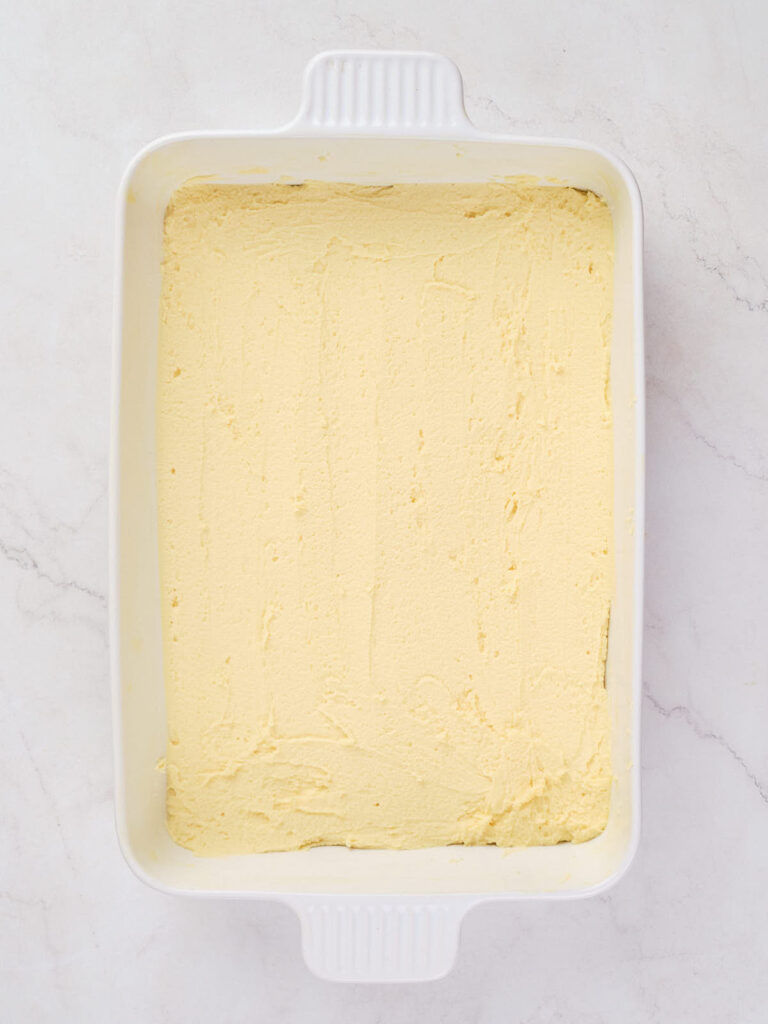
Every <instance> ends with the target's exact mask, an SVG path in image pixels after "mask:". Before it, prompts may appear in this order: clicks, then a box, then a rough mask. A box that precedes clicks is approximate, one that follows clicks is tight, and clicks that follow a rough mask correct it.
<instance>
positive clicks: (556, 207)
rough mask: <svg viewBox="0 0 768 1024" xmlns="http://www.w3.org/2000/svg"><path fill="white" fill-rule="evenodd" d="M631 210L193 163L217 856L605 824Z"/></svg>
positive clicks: (184, 466) (173, 414)
mask: <svg viewBox="0 0 768 1024" xmlns="http://www.w3.org/2000/svg"><path fill="white" fill-rule="evenodd" d="M612 259H613V236H612V227H611V218H610V214H609V212H608V209H607V208H606V206H605V205H604V204H603V202H602V201H600V200H599V199H598V198H596V197H595V196H594V195H592V194H591V193H583V192H579V191H576V190H574V189H566V188H544V187H540V188H537V187H523V186H521V185H514V184H494V185H397V186H394V187H390V188H379V187H376V188H372V187H362V186H352V185H327V184H319V183H310V184H306V185H302V186H299V187H296V186H288V185H271V186H258V187H241V186H213V185H195V186H189V187H186V188H183V189H181V190H180V191H179V192H177V193H176V194H175V196H174V197H173V200H172V202H171V204H170V206H169V208H168V213H167V216H166V223H165V261H164V267H163V293H162V310H161V331H160V355H159V389H158V428H157V430H158V466H157V468H158V498H159V527H160V570H161V585H162V609H163V631H164V656H165V678H166V687H167V704H168V722H169V746H168V752H167V772H168V801H167V808H168V827H169V829H170V831H171V834H172V835H173V837H174V838H175V839H176V840H177V841H178V842H179V843H181V844H182V845H184V846H186V847H188V848H190V849H191V850H194V851H195V852H196V853H201V854H223V853H245V852H255V851H265V850H285V849H294V848H297V847H302V846H308V845H312V844H346V845H348V846H369V847H371V846H373V847H377V846H378V847H416V846H432V845H434V846H439V845H444V844H449V843H497V844H499V845H505V846H506V845H517V844H540V843H557V842H561V841H563V840H573V841H576V842H580V841H582V840H585V839H589V838H591V837H592V836H595V835H596V834H597V833H599V832H600V831H601V830H602V829H603V828H604V826H605V824H606V820H607V815H608V805H609V794H610V783H611V777H610V735H609V719H608V707H607V697H606V691H605V689H604V663H605V650H606V640H607V629H608V616H609V600H610V595H611V589H612V574H613V554H612V468H611V463H612V455H611V452H612V439H611V419H610V408H609V385H608V375H609V339H610V331H611V305H612Z"/></svg>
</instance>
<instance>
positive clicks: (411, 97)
mask: <svg viewBox="0 0 768 1024" xmlns="http://www.w3.org/2000/svg"><path fill="white" fill-rule="evenodd" d="M299 124H300V125H303V126H304V127H305V128H308V129H310V130H313V131H317V132H323V133H328V132H338V133H342V134H384V135H439V134H446V135H447V134H455V133H456V132H457V131H458V132H460V133H463V132H466V131H468V130H469V131H471V130H472V125H471V122H470V121H469V120H468V118H467V115H466V113H465V111H464V87H463V83H462V80H461V74H460V72H459V69H458V68H457V67H456V65H455V64H454V63H453V61H451V60H448V58H447V57H442V56H440V55H439V54H435V53H405V52H403V53H400V52H389V51H365V50H358V51H332V52H329V53H321V54H319V55H318V56H317V57H315V58H314V60H312V61H311V62H310V63H309V64H308V65H307V69H306V72H305V77H304V98H303V103H302V107H301V110H300V112H299V116H298V118H297V121H296V123H295V124H294V127H296V126H297V125H299Z"/></svg>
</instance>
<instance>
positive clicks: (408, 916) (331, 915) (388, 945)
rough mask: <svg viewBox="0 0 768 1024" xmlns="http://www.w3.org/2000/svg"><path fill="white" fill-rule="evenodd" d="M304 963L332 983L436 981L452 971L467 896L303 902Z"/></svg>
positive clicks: (299, 901)
mask: <svg viewBox="0 0 768 1024" xmlns="http://www.w3.org/2000/svg"><path fill="white" fill-rule="evenodd" d="M289 902H290V905H291V906H292V907H293V908H294V910H295V911H296V913H297V914H298V915H299V920H300V922H301V940H302V949H303V952H304V959H305V961H306V963H307V966H308V967H309V969H310V970H311V971H312V972H313V974H316V975H318V976H319V977H320V978H324V979H325V980H327V981H348V982H366V981H368V982H404V981H431V980H434V979H436V978H442V977H444V976H445V975H446V974H447V973H448V972H449V971H450V970H451V968H452V967H453V964H454V962H455V960H456V953H457V951H458V946H459V932H460V929H461V922H462V918H463V917H464V915H465V914H466V912H467V910H468V909H469V908H470V907H471V906H472V905H473V903H475V902H476V901H475V900H472V899H471V898H470V897H464V896H435V897H426V898H425V897H423V896H302V897H294V898H293V899H291V900H290V901H289Z"/></svg>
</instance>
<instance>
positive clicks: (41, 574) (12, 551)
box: [0, 539, 107, 608]
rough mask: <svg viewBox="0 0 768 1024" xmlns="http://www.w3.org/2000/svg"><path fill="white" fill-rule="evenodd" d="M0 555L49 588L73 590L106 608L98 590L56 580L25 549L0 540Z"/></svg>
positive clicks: (60, 579)
mask: <svg viewBox="0 0 768 1024" xmlns="http://www.w3.org/2000/svg"><path fill="white" fill-rule="evenodd" d="M0 554H1V555H2V556H3V558H5V559H6V560H7V561H9V562H12V563H13V564H15V565H18V566H19V568H21V569H24V570H25V571H27V572H32V573H34V575H35V576H36V577H37V578H38V579H40V580H45V582H46V583H50V584H51V586H53V587H56V589H57V590H75V591H77V593H79V594H84V595H85V596H86V597H90V598H92V599H93V600H94V601H97V602H98V603H99V604H100V605H101V606H102V608H106V606H107V599H106V596H105V595H104V594H102V593H101V592H100V591H98V590H94V589H93V588H91V587H88V586H86V585H85V584H84V583H79V582H78V581H77V580H73V579H68V578H67V577H65V576H62V577H61V578H59V579H57V578H56V577H55V576H52V575H51V574H50V573H49V572H46V570H45V569H43V568H41V566H40V565H39V563H38V561H37V559H36V558H35V556H34V555H33V554H32V552H31V551H29V550H28V549H27V548H23V547H15V546H13V545H11V544H8V543H7V542H5V541H3V540H1V539H0Z"/></svg>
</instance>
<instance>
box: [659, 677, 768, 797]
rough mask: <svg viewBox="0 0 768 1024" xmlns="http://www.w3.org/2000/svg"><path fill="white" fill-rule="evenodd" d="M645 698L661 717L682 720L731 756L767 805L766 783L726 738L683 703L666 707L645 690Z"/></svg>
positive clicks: (767, 785)
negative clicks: (697, 717)
mask: <svg viewBox="0 0 768 1024" xmlns="http://www.w3.org/2000/svg"><path fill="white" fill-rule="evenodd" d="M645 699H646V700H647V701H648V703H649V704H650V705H651V707H652V708H653V709H654V710H655V711H656V712H657V713H658V714H659V715H661V717H662V718H667V719H670V720H678V721H682V722H684V723H685V724H686V725H687V726H688V727H689V728H690V729H692V730H693V732H694V733H695V734H696V735H697V736H698V737H699V739H702V740H711V741H712V742H713V743H716V744H717V745H718V746H719V747H722V749H723V750H724V751H725V752H726V753H727V754H729V755H730V756H731V758H732V759H733V760H734V761H735V762H736V764H737V765H738V766H739V767H740V768H741V770H742V772H743V773H744V774H745V775H746V777H747V778H748V779H749V781H750V782H751V783H752V785H753V786H754V788H755V789H756V790H757V792H758V794H759V796H760V799H761V800H762V801H763V803H764V804H766V805H768V784H766V783H765V782H763V781H762V780H761V779H759V778H758V777H757V775H756V774H755V773H754V771H753V770H752V769H751V768H750V767H749V765H748V764H747V762H746V761H745V760H744V758H743V757H742V756H741V754H739V752H738V751H737V750H736V749H735V748H734V747H733V746H731V744H730V743H729V742H728V740H727V739H726V738H725V737H724V736H722V735H721V734H720V733H717V732H712V730H710V729H706V728H704V726H703V725H701V724H700V722H699V721H698V720H697V719H696V716H695V715H694V713H693V712H692V711H691V709H690V708H689V707H687V706H686V705H685V704H674V705H672V707H666V706H665V705H664V704H662V703H661V701H659V700H657V699H656V698H655V697H654V696H653V695H652V694H650V693H648V691H647V689H646V691H645Z"/></svg>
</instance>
